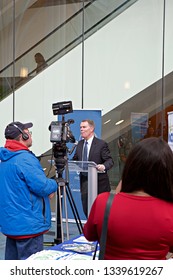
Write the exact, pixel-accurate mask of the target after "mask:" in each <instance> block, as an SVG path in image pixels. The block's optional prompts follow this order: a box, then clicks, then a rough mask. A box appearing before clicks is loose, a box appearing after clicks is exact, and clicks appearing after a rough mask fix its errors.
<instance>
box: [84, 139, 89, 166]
mask: <svg viewBox="0 0 173 280" xmlns="http://www.w3.org/2000/svg"><path fill="white" fill-rule="evenodd" d="M87 145H88V142H87V141H85V144H84V150H83V161H87V159H88V155H87V153H88V146H87Z"/></svg>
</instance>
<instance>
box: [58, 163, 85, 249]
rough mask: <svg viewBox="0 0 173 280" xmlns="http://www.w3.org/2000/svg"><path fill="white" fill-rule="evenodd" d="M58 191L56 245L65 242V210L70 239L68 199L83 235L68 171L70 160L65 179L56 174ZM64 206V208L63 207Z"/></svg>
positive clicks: (66, 166)
mask: <svg viewBox="0 0 173 280" xmlns="http://www.w3.org/2000/svg"><path fill="white" fill-rule="evenodd" d="M56 177H57V183H58V190H57V196H56V228H55V239H54V242H55V244H59V243H62V242H64V228H63V208H64V213H65V225H66V233H67V239H69V227H68V211H67V198H68V201H69V204H70V207H71V210H72V213H73V216H74V219H75V222H76V225H77V227H78V230H79V233H80V234H81V233H82V229H83V227H82V223H81V220H80V216H79V213H78V210H77V207H76V205H75V202H74V199H73V196H72V193H71V189H70V187H69V169H68V160H66V165H65V179H63V178H62V174H61V173H57V172H56ZM63 206H64V207H63Z"/></svg>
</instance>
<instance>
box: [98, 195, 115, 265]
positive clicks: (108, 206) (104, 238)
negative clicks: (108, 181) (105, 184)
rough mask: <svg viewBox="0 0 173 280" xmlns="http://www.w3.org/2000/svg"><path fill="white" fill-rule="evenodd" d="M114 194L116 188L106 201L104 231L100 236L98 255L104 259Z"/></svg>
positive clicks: (100, 258)
mask: <svg viewBox="0 0 173 280" xmlns="http://www.w3.org/2000/svg"><path fill="white" fill-rule="evenodd" d="M114 195H115V190H111V191H110V194H109V197H108V200H107V203H106V208H105V213H104V218H103V225H102V232H101V237H100V252H99V257H98V259H99V260H104V255H105V249H106V241H107V227H108V219H109V213H110V209H111V205H112V201H113V198H114Z"/></svg>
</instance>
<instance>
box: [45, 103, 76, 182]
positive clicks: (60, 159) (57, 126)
mask: <svg viewBox="0 0 173 280" xmlns="http://www.w3.org/2000/svg"><path fill="white" fill-rule="evenodd" d="M52 109H53V114H54V115H62V120H61V121H52V122H51V124H50V126H49V130H50V132H51V133H50V142H52V143H53V155H54V160H55V167H56V170H57V173H58V175H59V176H58V177H60V178H62V172H63V170H64V168H65V165H66V163H67V151H68V148H67V146H66V143H67V142H71V143H75V142H76V140H75V137H74V136H73V133H72V132H71V129H70V124H73V123H74V120H73V119H69V120H67V121H65V118H64V114H68V113H72V112H73V107H72V102H71V101H64V102H58V103H54V104H52Z"/></svg>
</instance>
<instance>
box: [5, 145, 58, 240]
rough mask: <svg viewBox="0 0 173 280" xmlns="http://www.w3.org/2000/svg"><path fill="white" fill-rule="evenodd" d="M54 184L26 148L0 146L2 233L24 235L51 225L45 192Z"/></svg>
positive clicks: (53, 187) (52, 187) (55, 185)
mask: <svg viewBox="0 0 173 280" xmlns="http://www.w3.org/2000/svg"><path fill="white" fill-rule="evenodd" d="M56 190H57V183H56V181H55V180H53V179H48V178H47V177H46V175H45V173H44V171H43V169H42V167H41V164H40V162H39V160H38V159H37V158H36V156H35V155H34V154H33V153H32V152H30V151H27V150H20V151H15V152H13V151H10V150H8V149H6V148H0V227H1V231H2V233H3V234H6V235H13V236H24V235H31V234H37V233H41V232H43V231H45V230H48V229H49V228H50V226H51V210H50V202H49V197H48V195H49V194H51V193H53V192H55V191H56Z"/></svg>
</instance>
